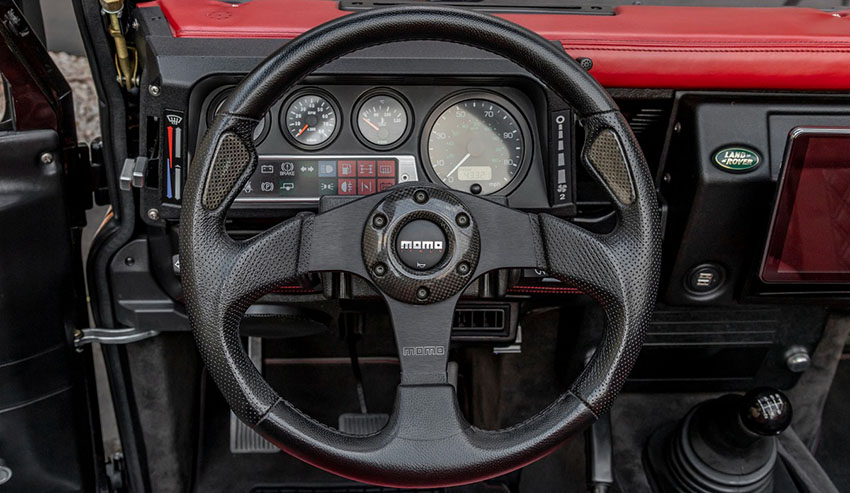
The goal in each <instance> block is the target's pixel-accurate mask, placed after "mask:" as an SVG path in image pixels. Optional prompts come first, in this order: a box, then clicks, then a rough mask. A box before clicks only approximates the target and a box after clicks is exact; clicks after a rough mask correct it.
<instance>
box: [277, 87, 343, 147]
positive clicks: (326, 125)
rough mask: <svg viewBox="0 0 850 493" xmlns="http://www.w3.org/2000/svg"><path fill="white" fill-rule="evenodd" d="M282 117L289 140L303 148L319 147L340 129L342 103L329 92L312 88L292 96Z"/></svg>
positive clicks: (285, 106)
mask: <svg viewBox="0 0 850 493" xmlns="http://www.w3.org/2000/svg"><path fill="white" fill-rule="evenodd" d="M280 120H281V121H280V125H281V127H283V133H284V135H286V138H287V140H289V141H290V142H291V143H293V144H295V145H296V146H298V147H301V148H302V149H318V148H320V147H324V146H325V145H327V144H329V143H330V142H331V140H333V138H334V137H336V134H337V133H338V132H339V125H338V122H339V106H338V105H337V104H336V102H335V101H334V100H333V98H332V97H331V96H330V95H329V94H326V93H324V92H320V91H318V90H314V89H310V90H306V91H303V92H299V93H297V94H295V95H294V96H292V97H290V98H289V100H288V101H287V103H286V104H284V109H283V112H282V113H281V115H280Z"/></svg>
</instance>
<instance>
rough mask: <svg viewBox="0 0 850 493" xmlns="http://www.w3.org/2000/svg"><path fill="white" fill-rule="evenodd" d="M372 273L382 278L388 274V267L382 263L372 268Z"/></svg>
mask: <svg viewBox="0 0 850 493" xmlns="http://www.w3.org/2000/svg"><path fill="white" fill-rule="evenodd" d="M372 272H374V273H375V275H376V276H378V277H381V276H383V275H384V274H386V273H387V266H386V265H384V264H380V263H378V264H375V266H374V267H372Z"/></svg>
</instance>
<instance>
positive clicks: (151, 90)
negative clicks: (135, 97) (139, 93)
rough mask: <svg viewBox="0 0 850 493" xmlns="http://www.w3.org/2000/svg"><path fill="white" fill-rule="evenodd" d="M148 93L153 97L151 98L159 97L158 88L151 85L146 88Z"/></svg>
mask: <svg viewBox="0 0 850 493" xmlns="http://www.w3.org/2000/svg"><path fill="white" fill-rule="evenodd" d="M148 93H150V95H151V96H153V97H157V96H159V95H160V89H159V86H155V85H153V84H151V85H149V86H148Z"/></svg>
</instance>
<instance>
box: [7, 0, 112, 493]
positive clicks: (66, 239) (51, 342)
mask: <svg viewBox="0 0 850 493" xmlns="http://www.w3.org/2000/svg"><path fill="white" fill-rule="evenodd" d="M0 19H3V22H0V73H2V75H3V78H4V79H5V81H6V83H7V85H8V90H9V92H8V93H7V94H6V96H7V97H8V100H7V101H5V105H7V106H8V107H9V108H10V110H11V111H9V112H7V113H6V115H11V119H9V120H4V121H3V122H2V124H1V125H0V468H2V469H0V483H2V484H0V491H3V492H6V491H10V492H17V491H24V492H27V493H30V492H41V491H86V492H89V491H98V490H101V491H102V490H104V488H103V487H102V485H103V484H104V481H103V479H104V478H103V475H102V473H101V471H102V448H101V446H100V433H99V424H98V422H97V414H96V409H97V408H96V407H94V405H93V404H92V403H93V402H94V401H93V394H94V390H93V384H92V383H91V382H93V378H92V377H91V374H92V359H91V351H90V349H89V348H84V349H82V350H80V351H79V352H78V351H77V350H75V349H74V334H75V331H77V330H79V329H82V328H83V327H85V326H86V323H87V316H86V309H85V296H84V287H83V286H84V283H83V279H82V256H81V254H80V241H79V240H80V231H81V228H82V226H83V225H84V224H85V222H84V220H83V219H82V218H84V217H85V216H84V212H85V210H84V209H85V207H86V203H87V202H88V201H90V197H91V191H90V187H89V186H86V184H85V179H86V175H87V173H88V162H87V160H85V159H82V157H83V156H84V154H85V153H83V152H80V151H81V149H79V148H78V147H77V143H76V132H75V129H74V117H73V102H72V101H71V91H70V87H69V86H68V83H67V82H66V81H65V79H64V78H63V77H62V76H61V74H60V73H59V70H58V69H57V68H56V65H55V64H54V63H53V61H52V60H51V59H50V57H49V55H48V54H47V51H46V50H45V49H44V46H43V45H42V43H41V42H40V40H39V39H38V37H37V36H36V35H35V34H34V31H33V29H32V28H31V27H30V25H29V24H28V23H27V19H26V18H25V16H24V15H23V14H22V13H21V11H20V9H19V8H18V7H17V5H16V4H15V2H14V1H13V0H0ZM9 473H11V477H10V476H9Z"/></svg>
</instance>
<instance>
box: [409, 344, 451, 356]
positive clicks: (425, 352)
mask: <svg viewBox="0 0 850 493" xmlns="http://www.w3.org/2000/svg"><path fill="white" fill-rule="evenodd" d="M401 354H402V356H442V355H444V354H446V347H445V346H408V347H403V348H401Z"/></svg>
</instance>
